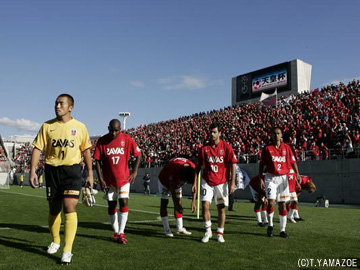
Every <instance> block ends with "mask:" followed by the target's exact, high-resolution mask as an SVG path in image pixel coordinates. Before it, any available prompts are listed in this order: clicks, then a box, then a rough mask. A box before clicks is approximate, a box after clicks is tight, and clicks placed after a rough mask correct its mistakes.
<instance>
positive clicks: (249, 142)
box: [14, 80, 360, 172]
mask: <svg viewBox="0 0 360 270" xmlns="http://www.w3.org/2000/svg"><path fill="white" fill-rule="evenodd" d="M359 103H360V81H359V80H353V81H352V82H349V83H348V84H347V85H345V84H343V83H339V85H329V86H326V87H323V88H321V89H315V90H313V91H311V92H309V93H303V94H299V95H291V96H283V97H281V98H279V99H278V105H277V107H266V106H261V104H260V102H257V103H253V104H244V105H237V106H233V107H226V108H223V109H220V110H212V111H209V112H200V113H196V114H193V115H190V116H184V117H180V118H177V119H173V120H168V121H162V122H159V123H152V124H148V125H141V126H139V127H137V128H133V129H129V130H127V131H126V132H127V133H128V134H129V135H130V136H132V137H133V138H134V140H135V141H136V143H137V144H138V145H139V147H140V148H141V149H142V150H143V152H144V155H145V157H144V158H143V162H142V167H161V166H163V165H164V164H165V163H167V162H168V161H169V160H170V159H171V158H173V157H177V156H182V157H186V158H189V159H190V160H194V159H196V156H197V152H198V149H199V148H200V147H201V145H202V144H203V143H204V141H205V140H206V139H207V128H208V126H209V125H210V123H211V122H213V121H220V122H222V123H223V125H224V130H223V135H222V139H223V140H225V141H227V142H228V143H229V144H230V145H231V146H232V147H233V149H234V152H235V154H236V155H237V157H238V160H239V161H240V162H242V163H252V162H257V161H258V159H259V157H260V154H261V149H262V147H263V146H264V145H265V144H266V143H267V142H268V141H269V139H270V137H269V136H270V133H269V131H270V128H271V127H272V126H274V125H277V126H280V127H281V128H282V129H283V130H284V141H285V142H287V143H290V144H292V145H293V147H294V149H295V152H296V154H297V156H298V158H299V160H302V161H304V160H326V159H343V158H354V157H355V158H359V157H360V118H359V114H360V108H359ZM92 142H93V145H95V143H96V138H93V140H92ZM31 149H32V146H31V144H30V143H26V144H23V145H22V147H21V149H20V151H18V152H17V154H16V156H15V158H14V162H15V164H16V167H17V168H18V169H17V170H18V172H20V170H22V169H24V170H25V171H27V170H28V167H29V162H30V154H31ZM130 162H131V161H130Z"/></svg>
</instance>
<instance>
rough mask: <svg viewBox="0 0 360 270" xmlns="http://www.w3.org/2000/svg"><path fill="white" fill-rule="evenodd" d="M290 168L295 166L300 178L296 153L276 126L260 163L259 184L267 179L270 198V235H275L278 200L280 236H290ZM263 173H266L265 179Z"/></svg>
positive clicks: (268, 230)
mask: <svg viewBox="0 0 360 270" xmlns="http://www.w3.org/2000/svg"><path fill="white" fill-rule="evenodd" d="M290 168H293V170H294V171H295V173H296V178H297V179H300V175H299V170H298V167H297V165H296V160H295V157H294V154H293V152H292V151H291V148H290V146H289V145H287V144H285V143H284V142H283V141H282V131H281V129H280V128H278V127H275V128H273V129H272V131H271V144H269V145H267V146H265V147H264V148H263V150H262V154H261V160H260V165H259V175H260V180H259V181H260V182H259V184H260V185H261V186H263V185H264V184H263V182H262V181H264V180H265V192H266V198H267V199H268V208H267V213H268V219H269V225H268V228H267V235H268V236H269V237H271V236H273V228H274V223H273V219H274V207H275V201H277V202H278V205H279V216H280V236H281V237H283V238H288V235H287V233H286V232H285V228H286V218H287V210H286V202H287V201H288V200H289V199H290V195H289V185H288V179H287V174H288V173H289V170H290ZM263 173H265V177H264V179H263Z"/></svg>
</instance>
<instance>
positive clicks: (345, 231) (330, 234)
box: [0, 186, 360, 270]
mask: <svg viewBox="0 0 360 270" xmlns="http://www.w3.org/2000/svg"><path fill="white" fill-rule="evenodd" d="M130 196H131V197H130V200H129V220H128V224H127V227H126V230H125V233H126V236H127V238H128V244H127V245H120V244H116V243H112V242H110V241H109V237H110V236H111V235H112V234H113V233H112V230H111V226H110V223H109V221H108V215H107V205H106V201H105V200H103V199H102V198H101V197H102V193H99V194H98V195H96V196H95V197H96V200H97V203H96V205H95V206H94V207H91V208H88V207H85V206H84V205H82V204H79V206H78V220H79V225H78V230H77V236H76V239H75V243H74V246H73V253H74V257H73V262H72V264H71V265H69V266H63V265H60V264H59V261H60V256H61V249H60V250H59V251H58V253H57V254H54V255H50V254H47V253H46V249H45V247H46V246H48V245H49V243H50V242H51V237H50V233H49V230H48V227H47V213H48V205H47V201H46V198H45V189H37V190H34V189H31V188H30V187H24V188H23V189H21V188H19V187H18V186H11V188H10V189H9V190H0V205H1V207H0V269H42V270H45V269H64V268H66V267H67V268H69V269H109V270H110V269H126V270H131V269H139V270H142V269H152V270H155V269H167V270H171V269H197V270H198V269H199V270H201V269H222V270H223V269H224V270H226V269H231V270H233V269H298V268H299V263H300V262H301V263H302V265H303V266H305V265H306V262H308V263H309V260H310V259H314V261H313V267H312V268H313V269H324V268H325V267H320V265H316V260H317V259H322V260H323V259H343V258H359V257H360V249H359V240H360V232H359V229H358V228H359V224H360V209H359V207H352V208H338V207H334V206H332V205H330V208H318V207H314V206H313V205H309V204H307V205H305V204H300V207H299V212H300V215H301V216H302V217H303V218H305V221H304V222H298V223H297V224H292V223H288V225H287V230H286V231H287V233H288V234H289V239H283V238H280V237H278V234H279V224H278V214H277V210H276V212H275V227H274V235H275V236H274V237H272V238H268V237H267V236H266V228H260V227H257V226H256V219H255V215H254V212H253V204H252V203H246V202H241V203H239V202H238V203H235V205H234V209H235V211H234V212H227V221H226V225H225V240H226V243H224V244H220V243H217V241H216V234H214V236H213V238H212V239H211V240H210V241H209V243H207V244H203V243H201V242H200V239H201V237H202V236H203V234H204V228H203V224H202V221H201V220H197V219H196V215H195V214H192V213H191V210H190V203H191V201H190V200H189V199H186V198H184V199H183V204H184V209H185V215H184V226H185V227H186V228H187V229H188V230H189V231H191V232H192V233H193V234H192V235H190V236H183V235H181V236H178V235H176V234H175V220H174V217H173V216H170V217H169V219H170V226H171V228H172V230H173V233H174V235H175V237H174V238H166V237H165V235H164V234H163V229H162V223H161V220H160V219H159V205H160V198H159V197H155V196H144V195H141V194H131V195H130ZM330 203H331V202H330ZM169 206H170V209H169V211H168V212H169V214H170V213H171V212H172V211H173V210H172V206H173V205H172V202H171V201H170V203H169ZM211 211H212V222H213V231H215V230H216V225H217V220H216V209H215V205H214V203H213V204H212V210H211ZM62 220H64V217H63V218H62ZM62 231H63V227H62ZM62 241H63V235H62ZM62 247H63V243H62ZM62 247H61V248H62ZM299 260H302V261H299ZM306 260H307V261H306ZM357 263H358V264H359V260H358V261H357ZM310 266H311V265H309V264H308V265H307V267H306V268H311V267H310ZM315 266H316V267H315ZM333 269H336V268H333Z"/></svg>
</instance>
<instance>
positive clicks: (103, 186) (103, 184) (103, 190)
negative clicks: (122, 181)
mask: <svg viewBox="0 0 360 270" xmlns="http://www.w3.org/2000/svg"><path fill="white" fill-rule="evenodd" d="M100 186H101V190H102V192H104V193H106V188H107V186H106V182H105V181H104V180H100Z"/></svg>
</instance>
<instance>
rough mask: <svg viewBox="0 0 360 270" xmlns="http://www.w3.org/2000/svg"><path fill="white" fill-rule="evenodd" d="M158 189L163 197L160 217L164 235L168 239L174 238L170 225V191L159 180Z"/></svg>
mask: <svg viewBox="0 0 360 270" xmlns="http://www.w3.org/2000/svg"><path fill="white" fill-rule="evenodd" d="M158 189H159V193H160V196H161V200H160V217H161V221H162V224H163V228H164V233H165V235H166V236H168V237H173V236H174V235H173V234H172V232H171V229H170V225H169V218H168V212H167V206H168V204H169V197H170V191H169V190H168V189H167V188H166V187H165V186H164V185H163V184H161V182H160V181H159V180H158Z"/></svg>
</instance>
